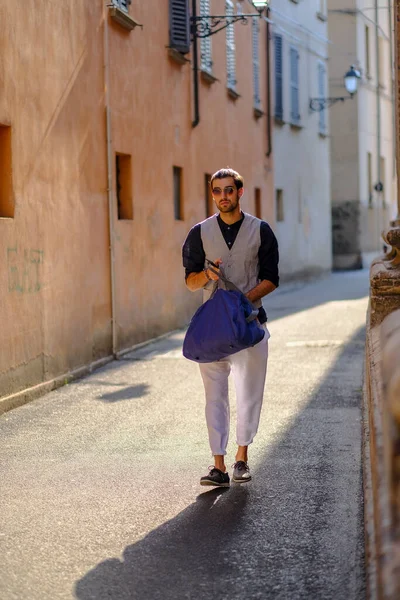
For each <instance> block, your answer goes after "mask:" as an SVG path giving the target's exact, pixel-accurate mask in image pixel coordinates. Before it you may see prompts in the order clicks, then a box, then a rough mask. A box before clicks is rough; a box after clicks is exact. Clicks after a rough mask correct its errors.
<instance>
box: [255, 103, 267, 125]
mask: <svg viewBox="0 0 400 600" xmlns="http://www.w3.org/2000/svg"><path fill="white" fill-rule="evenodd" d="M264 115H265V112H264V111H263V110H261V108H257V107H256V106H255V107H254V108H253V116H254V118H255V120H256V121H258V120H259V119H261V117H263V116H264Z"/></svg>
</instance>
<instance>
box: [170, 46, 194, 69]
mask: <svg viewBox="0 0 400 600" xmlns="http://www.w3.org/2000/svg"><path fill="white" fill-rule="evenodd" d="M168 56H169V57H170V58H171V59H172V60H173V61H174V62H176V63H177V64H178V65H186V64H187V63H188V62H190V60H189V59H188V58H185V56H184V55H183V54H182V52H179V50H177V49H176V48H171V47H169V48H168Z"/></svg>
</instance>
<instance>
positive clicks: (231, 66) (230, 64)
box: [225, 0, 236, 90]
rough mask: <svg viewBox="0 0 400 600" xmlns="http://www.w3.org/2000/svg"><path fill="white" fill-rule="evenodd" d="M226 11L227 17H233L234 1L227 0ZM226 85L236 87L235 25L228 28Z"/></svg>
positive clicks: (232, 88)
mask: <svg viewBox="0 0 400 600" xmlns="http://www.w3.org/2000/svg"><path fill="white" fill-rule="evenodd" d="M225 12H226V16H227V17H233V15H234V12H233V3H232V2H231V0H226V3H225ZM226 80H227V83H226V85H227V86H228V88H230V89H231V90H234V89H235V88H236V58H235V26H234V25H228V27H227V28H226Z"/></svg>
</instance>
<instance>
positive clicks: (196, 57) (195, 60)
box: [191, 0, 200, 127]
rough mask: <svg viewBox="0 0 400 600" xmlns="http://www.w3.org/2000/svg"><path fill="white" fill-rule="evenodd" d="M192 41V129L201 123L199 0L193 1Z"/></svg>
mask: <svg viewBox="0 0 400 600" xmlns="http://www.w3.org/2000/svg"><path fill="white" fill-rule="evenodd" d="M192 16H193V21H192V31H191V34H192V39H193V93H194V120H193V121H192V127H197V125H198V124H199V123H200V109H199V76H198V73H199V55H198V51H197V37H196V21H195V19H196V17H197V0H192Z"/></svg>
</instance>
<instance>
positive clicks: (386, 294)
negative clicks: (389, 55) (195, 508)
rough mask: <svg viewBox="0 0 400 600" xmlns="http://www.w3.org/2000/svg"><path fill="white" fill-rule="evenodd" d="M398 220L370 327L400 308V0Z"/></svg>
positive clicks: (398, 11) (376, 269)
mask: <svg viewBox="0 0 400 600" xmlns="http://www.w3.org/2000/svg"><path fill="white" fill-rule="evenodd" d="M394 46H395V47H394V57H395V65H394V66H395V108H396V168H397V217H396V219H395V220H394V221H392V222H391V226H392V228H391V229H389V231H387V232H384V233H383V239H384V240H385V242H386V243H387V244H388V245H389V246H392V249H391V251H390V252H389V253H388V254H387V255H384V256H382V257H380V258H378V259H376V260H375V261H374V262H373V263H372V266H371V326H374V325H377V324H379V323H381V321H382V320H383V319H384V318H385V317H386V315H388V314H390V313H391V312H392V311H394V310H396V309H397V308H400V189H399V185H400V138H399V136H400V88H399V86H400V0H395V1H394Z"/></svg>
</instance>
